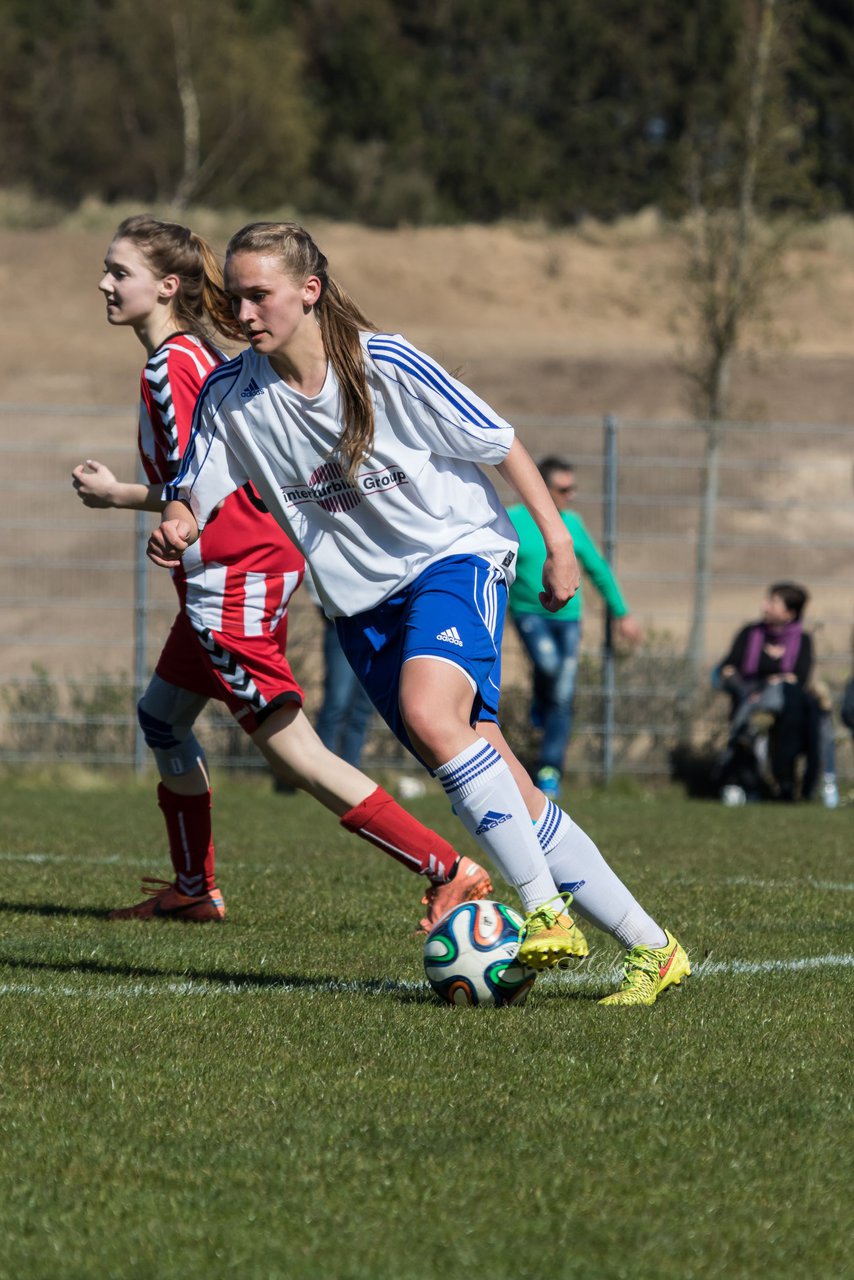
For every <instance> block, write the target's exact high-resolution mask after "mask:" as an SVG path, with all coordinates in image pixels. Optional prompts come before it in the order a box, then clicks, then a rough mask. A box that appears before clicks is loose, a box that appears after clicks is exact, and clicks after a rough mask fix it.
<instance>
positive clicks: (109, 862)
mask: <svg viewBox="0 0 854 1280" xmlns="http://www.w3.org/2000/svg"><path fill="white" fill-rule="evenodd" d="M165 859H166V853H165V851H156V852H154V853H152V855H151V857H149V858H143V857H140V856H138V855H134V854H131V855H128V854H125V853H102V854H98V855H97V856H96V857H86V856H79V855H78V854H76V853H68V854H61V853H4V852H2V851H0V862H28V863H30V864H31V865H33V866H55V865H59V864H64V865H65V866H67V867H75V866H88V867H127V868H128V869H129V870H133V869H134V868H137V867H141V868H144V869H147V870H151V868H152V866H153V865H154V864H155V863H156V862H158V861H159V862H160V864H161V866H163V865H164V862H165ZM228 865H229V867H245V866H246V863H245V862H241V861H239V860H238V859H235V858H229V859H228ZM155 869H156V868H155ZM275 869H276V868H274V867H269V868H264V870H269V871H274V870H275ZM164 870H168V868H166V867H164Z"/></svg>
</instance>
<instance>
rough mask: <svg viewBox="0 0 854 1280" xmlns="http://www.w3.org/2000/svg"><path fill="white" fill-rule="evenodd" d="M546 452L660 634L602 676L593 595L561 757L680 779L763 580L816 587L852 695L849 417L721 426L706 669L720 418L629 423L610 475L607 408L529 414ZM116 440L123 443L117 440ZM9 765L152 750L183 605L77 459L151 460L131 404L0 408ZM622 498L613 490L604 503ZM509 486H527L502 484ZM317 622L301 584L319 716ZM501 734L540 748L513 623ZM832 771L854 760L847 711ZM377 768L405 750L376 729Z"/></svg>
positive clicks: (139, 755)
mask: <svg viewBox="0 0 854 1280" xmlns="http://www.w3.org/2000/svg"><path fill="white" fill-rule="evenodd" d="M517 428H518V430H519V435H520V437H521V439H522V440H523V441H524V442H525V444H526V445H527V446H528V448H529V449H530V450H531V452H532V453H534V455H535V456H541V455H543V454H545V453H554V454H558V455H561V456H563V457H566V458H568V459H569V460H570V461H571V462H572V463H573V465H574V466H575V468H576V475H577V480H578V482H579V492H578V495H577V509H578V511H579V513H580V514H581V515H582V516H583V518H584V520H585V522H586V523H587V525H588V528H589V529H590V531H591V533H592V534H593V536H594V537H595V538H597V540H599V541H600V542H601V540H602V537H603V532H604V531H605V529H606V521H607V520H608V519H609V518H610V519H611V520H612V521H613V526H612V535H613V553H614V562H615V568H616V572H617V576H618V578H619V581H620V584H621V586H622V588H623V591H624V594H625V595H626V597H627V599H628V601H629V603H630V606H631V609H632V612H633V614H635V616H636V617H637V618H638V620H639V621H640V622H641V624H642V625H643V627H644V630H645V637H646V638H645V641H644V643H643V645H642V646H641V648H640V649H639V650H637V651H635V652H634V653H633V654H631V655H629V656H626V657H623V658H618V660H617V661H616V662H615V663H614V664H613V666H612V668H611V672H612V675H613V680H609V678H608V677H609V671H608V665H607V664H608V659H607V655H606V654H605V653H604V649H603V635H604V615H603V607H602V603H601V600H600V599H599V597H598V595H597V594H596V592H595V591H594V590H593V589H592V587H591V585H590V584H589V583H588V584H586V585H585V587H584V588H583V590H584V600H585V607H584V633H583V634H584V640H583V651H582V663H581V673H580V679H579V686H578V694H577V700H576V718H575V726H574V732H573V740H572V743H571V746H570V751H569V756H568V760H567V768H568V770H569V772H570V773H573V774H575V775H576V776H584V777H589V778H596V777H599V776H601V774H602V771H603V769H605V770H606V771H607V773H609V774H610V773H612V772H613V773H623V774H629V775H637V776H666V775H667V774H668V773H669V771H670V769H671V767H672V757H673V752H674V750H675V749H678V748H679V747H680V746H684V745H685V744H691V743H693V744H694V745H697V744H703V743H712V742H714V741H715V740H716V738H717V737H719V736H720V734H721V732H722V729H723V726H724V723H725V719H726V716H725V710H726V708H725V705H724V700H723V699H722V698H721V696H720V695H715V694H714V693H713V692H712V691H711V688H710V686H709V680H708V676H709V670H710V668H711V667H712V666H713V665H714V663H715V662H716V661H717V660H718V659H719V658H720V657H721V656H722V655H723V653H724V652H725V651H726V649H727V647H728V644H729V641H730V639H731V637H732V635H733V633H734V632H735V631H736V629H737V628H738V627H739V626H741V625H742V624H743V623H744V622H746V621H749V620H750V619H751V618H754V617H756V616H757V613H758V606H759V601H760V598H761V595H762V593H763V592H764V590H765V588H766V587H767V586H768V584H769V583H771V582H773V581H778V580H782V579H785V580H792V581H796V582H800V583H803V584H804V585H805V586H806V587H807V588H808V589H809V591H810V595H811V601H810V605H809V608H808V612H807V615H806V622H807V624H808V626H809V628H810V629H811V630H812V632H813V636H814V641H815V647H816V651H817V658H818V662H817V675H818V677H819V678H820V679H821V680H822V681H823V682H825V684H826V686H827V689H828V691H829V696H830V698H831V699H832V701H833V702H834V704H838V698H839V694H840V691H841V688H842V685H843V684H844V682H845V680H846V678H847V677H848V675H849V674H850V670H851V628H852V609H853V608H854V574H852V569H851V549H852V543H854V537H853V536H852V534H854V529H853V528H852V472H851V467H852V458H853V457H854V449H852V446H854V426H850V425H840V426H838V427H828V426H821V427H819V426H813V425H810V424H803V425H793V424H779V423H777V424H769V423H750V424H738V423H730V424H726V425H725V426H724V427H722V428H721V430H720V454H719V484H718V492H717V499H716V502H715V533H714V544H713V553H712V557H711V562H710V567H709V573H708V579H707V602H708V603H707V615H706V626H705V632H704V636H703V652H702V655H701V660H700V662H699V663H698V664H696V665H692V664H691V663H690V662H689V661H688V660H687V658H686V646H687V643H688V638H689V634H690V631H691V623H692V617H693V610H694V603H695V585H696V572H697V542H698V536H699V529H700V507H701V497H702V493H703V489H704V484H705V458H706V441H707V436H706V433H705V431H704V430H703V429H702V428H701V427H700V426H698V425H697V424H696V423H692V422H640V421H628V420H622V421H620V422H618V423H617V424H616V431H615V437H614V438H615V444H616V468H615V471H614V473H613V474H612V475H608V474H606V470H605V465H604V460H605V439H606V433H605V429H604V421H603V420H598V419H571V418H567V419H533V418H529V419H524V420H517ZM117 441H121V442H122V443H121V444H120V445H119V444H117V443H116V442H117ZM0 457H2V459H3V462H4V464H5V465H4V467H3V474H2V478H0V492H2V505H0V528H2V531H3V535H4V537H3V547H2V554H0V584H2V593H3V600H4V609H3V621H2V627H0V760H5V761H10V762H32V763H38V764H50V763H53V762H56V761H57V760H62V761H66V762H75V763H80V764H86V765H103V764H118V765H136V766H137V767H142V766H143V764H144V763H145V750H144V747H143V746H142V744H141V743H140V741H139V737H138V734H137V728H136V716H135V702H136V697H137V695H138V693H139V692H141V688H142V687H144V684H145V682H146V680H147V676H148V672H149V671H150V670H151V669H152V668H153V665H154V662H155V661H156V658H157V654H158V652H159V650H160V647H161V645H162V643H163V640H164V639H165V636H166V634H167V631H168V628H169V625H170V622H171V618H172V616H173V615H174V612H175V600H174V591H173V588H172V585H171V582H170V580H169V577H168V575H167V574H166V573H164V572H162V571H160V570H157V569H155V568H154V567H153V566H149V565H148V564H147V562H145V560H144V556H142V555H141V548H142V547H143V546H144V542H145V538H146V536H147V530H148V528H149V527H150V526H151V524H152V523H153V519H154V518H153V517H151V516H148V515H136V514H134V513H132V512H117V511H96V510H91V509H87V508H85V507H84V506H83V505H82V504H81V503H80V502H79V500H78V499H77V497H76V496H75V494H74V492H73V490H72V488H71V470H72V467H73V466H74V465H76V463H78V462H80V461H82V460H83V459H85V458H97V459H98V460H99V461H101V462H103V463H105V464H106V465H108V466H109V467H110V468H111V469H113V470H114V471H115V472H116V473H117V474H119V475H121V476H123V477H124V478H130V477H131V476H133V475H135V474H136V465H137V464H136V456H135V451H134V428H133V413H132V411H131V410H128V409H124V408H116V409H110V408H106V409H105V408H93V407H90V406H81V407H73V406H68V407H64V408H46V407H41V408H39V407H32V406H27V407H23V406H15V405H8V404H7V405H0ZM609 494H611V495H613V496H614V501H613V503H612V505H611V506H609V505H608V496H609ZM502 496H503V497H505V498H506V499H507V500H508V501H510V500H512V495H511V494H509V493H503V494H502ZM320 635H321V624H320V620H319V618H318V616H317V612H316V609H315V607H314V605H313V604H312V603H311V601H310V600H308V598H307V597H306V595H305V593H304V592H298V593H297V595H296V597H295V599H294V601H293V602H292V605H291V609H290V614H289V657H290V659H291V661H292V665H293V667H294V669H295V671H296V673H297V675H298V678H299V679H300V681H301V683H302V684H303V686H304V688H305V691H306V707H307V710H308V712H309V714H311V712H312V710H314V709H316V708H317V707H318V705H319V701H320V692H321V680H322V672H321V668H320V648H321V646H320ZM504 664H505V675H504V695H503V702H502V717H503V720H504V724H505V730H506V731H507V732H508V735H509V736H510V737H511V740H513V741H514V742H515V743H516V744H518V745H519V746H520V747H521V749H522V752H523V753H524V752H526V751H530V750H531V749H532V747H533V737H532V730H531V728H530V725H529V723H528V684H529V673H528V669H527V665H526V660H525V658H524V656H523V654H522V651H521V648H520V645H519V641H518V639H517V637H516V635H515V632H514V630H513V628H512V626H511V625H509V624H508V627H507V631H506V636H505V646H504ZM199 732H200V736H202V738H203V740H204V742H205V748H206V751H207V753H208V757H209V759H210V760H211V762H212V763H214V764H217V765H220V766H225V767H228V766H237V765H239V766H241V767H265V766H264V764H263V761H262V760H261V757H260V755H258V754H257V753H256V752H255V751H254V749H253V748H252V746H251V744H249V743H248V742H247V741H246V740H245V737H244V735H243V734H242V732H241V731H240V730H239V729H238V728H236V727H235V726H234V724H233V722H232V721H231V719H230V717H228V716H227V715H223V714H222V712H221V710H220V709H219V708H218V707H217V706H215V705H211V706H209V707H208V709H207V710H206V711H205V713H204V717H203V722H202V724H201V725H200V729H199ZM836 736H837V740H838V744H839V748H840V750H839V757H838V766H839V772H840V774H841V775H842V776H843V777H846V776H851V774H852V773H854V764H852V759H851V748H850V745H849V742H848V735H847V733H846V732H845V731H844V730H843V729H842V728H841V727H840V726H837V730H836ZM365 761H366V766H368V767H370V766H383V767H389V766H392V767H393V766H397V767H403V766H405V765H407V764H408V760H407V758H406V757H405V756H404V755H403V753H402V752H401V750H400V749H399V748H398V746H397V744H396V743H395V742H394V741H393V740H392V739H391V735H390V734H389V733H388V732H387V730H386V729H385V727H384V726H382V725H380V724H379V723H378V722H376V721H375V722H374V725H373V727H372V730H371V734H370V736H369V741H368V746H367V750H366V756H365Z"/></svg>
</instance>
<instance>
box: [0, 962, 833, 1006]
mask: <svg viewBox="0 0 854 1280" xmlns="http://www.w3.org/2000/svg"><path fill="white" fill-rule="evenodd" d="M852 968H854V955H848V954H842V955H833V954H831V955H824V956H802V957H799V958H797V959H794V960H711V959H709V960H703V961H700V963H698V964H695V965H694V971H693V975H692V978H691V981H692V982H694V981H696V979H697V978H716V977H728V976H730V975H735V976H737V977H744V976H749V977H755V976H756V975H758V974H763V973H771V974H778V973H797V972H804V971H805V970H813V969H852ZM619 972H620V971H619V966H618V965H616V964H608V965H602V966H600V967H599V969H598V970H597V971H593V970H591V969H590V968H589V967H588V968H586V969H584V970H580V971H577V972H575V973H558V974H545V975H543V977H541V978H540V979H539V981H540V982H541V983H542V984H543V985H545V986H550V987H551V986H555V987H569V988H571V989H572V990H576V991H581V990H586V989H593V990H598V989H599V988H601V987H602V986H603V985H607V984H608V983H609V982H614V981H616V980H617V979H618V978H619ZM429 989H430V988H429V986H428V984H427V983H426V982H413V981H407V980H397V981H396V980H393V979H388V980H386V981H380V980H378V981H353V982H335V981H326V982H317V983H315V982H311V981H310V980H306V982H305V983H302V982H288V981H286V980H285V981H282V982H281V983H271V982H270V981H269V979H259V981H258V982H257V983H253V982H252V980H251V979H247V980H246V981H245V982H233V983H214V982H206V981H205V980H204V979H201V980H199V981H198V982H194V981H192V980H190V981H186V982H160V983H153V982H125V983H122V984H121V985H119V986H113V987H110V988H109V989H108V990H104V989H103V988H102V987H96V986H92V985H88V986H81V987H73V986H61V987H57V986H42V985H40V984H38V983H35V982H6V983H0V996H68V997H71V998H75V999H78V1000H80V999H83V1000H133V999H136V998H138V997H140V996H164V995H172V996H203V997H209V996H246V995H249V996H259V995H284V994H289V993H290V992H294V991H301V992H303V993H304V994H306V995H310V996H329V995H393V994H394V993H396V992H418V991H423V992H426V991H429Z"/></svg>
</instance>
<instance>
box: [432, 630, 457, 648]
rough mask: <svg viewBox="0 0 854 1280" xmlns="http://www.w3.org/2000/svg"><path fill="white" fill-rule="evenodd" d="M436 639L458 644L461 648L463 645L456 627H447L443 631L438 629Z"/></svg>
mask: <svg viewBox="0 0 854 1280" xmlns="http://www.w3.org/2000/svg"><path fill="white" fill-rule="evenodd" d="M436 639H437V640H446V641H447V642H448V644H458V645H459V646H460V648H461V649H462V647H463V642H462V638H461V637H460V633H459V631H457V628H456V627H447V628H446V629H445V630H444V631H440V632H439V634H438V635H437V636H436Z"/></svg>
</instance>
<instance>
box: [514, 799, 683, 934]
mask: <svg viewBox="0 0 854 1280" xmlns="http://www.w3.org/2000/svg"><path fill="white" fill-rule="evenodd" d="M534 830H535V831H536V834H537V839H538V840H539V842H540V847H541V848H542V850H543V852H544V853H545V855H546V862H547V863H548V866H549V870H550V871H551V873H552V876H553V878H554V882H555V884H556V885H557V887H558V889H559V890H560V891H561V892H564V893H566V892H569V893H571V894H572V900H573V904H574V905H575V906H576V907H577V908H578V910H579V912H580V914H581V915H583V916H584V918H585V919H586V920H589V921H590V923H591V924H595V925H596V927H597V928H598V929H603V930H604V931H605V933H610V934H611V936H612V937H614V938H616V939H617V940H618V942H620V943H622V945H623V946H624V947H638V946H642V947H663V946H664V945H665V944H666V942H667V938H666V936H665V934H664V930H663V929H662V928H661V926H660V925H658V924H656V922H655V921H654V920H653V919H652V917H651V916H649V915H647V913H646V912H645V911H644V909H643V907H642V906H641V905H640V903H639V902H637V901H636V900H635V899H634V898H633V897H632V895H631V894H630V893H629V891H628V889H627V888H626V886H625V885H624V884H623V882H622V880H620V878H619V877H618V876H617V875H615V874H614V872H613V871H612V870H611V868H610V867H609V866H608V864H607V862H606V861H605V859H604V858H603V857H602V855H601V853H600V852H599V850H598V849H597V848H596V845H595V844H594V843H593V841H592V840H591V839H590V837H589V836H588V835H587V834H586V833H585V832H584V831H582V829H581V827H579V826H578V824H577V823H575V822H573V821H572V818H570V816H569V814H568V813H565V812H564V811H563V809H561V808H560V807H559V806H558V805H556V804H554V803H553V802H552V801H551V800H547V801H546V807H545V809H544V810H543V812H542V813H541V814H540V816H539V818H538V819H537V821H536V822H535V824H534Z"/></svg>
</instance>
